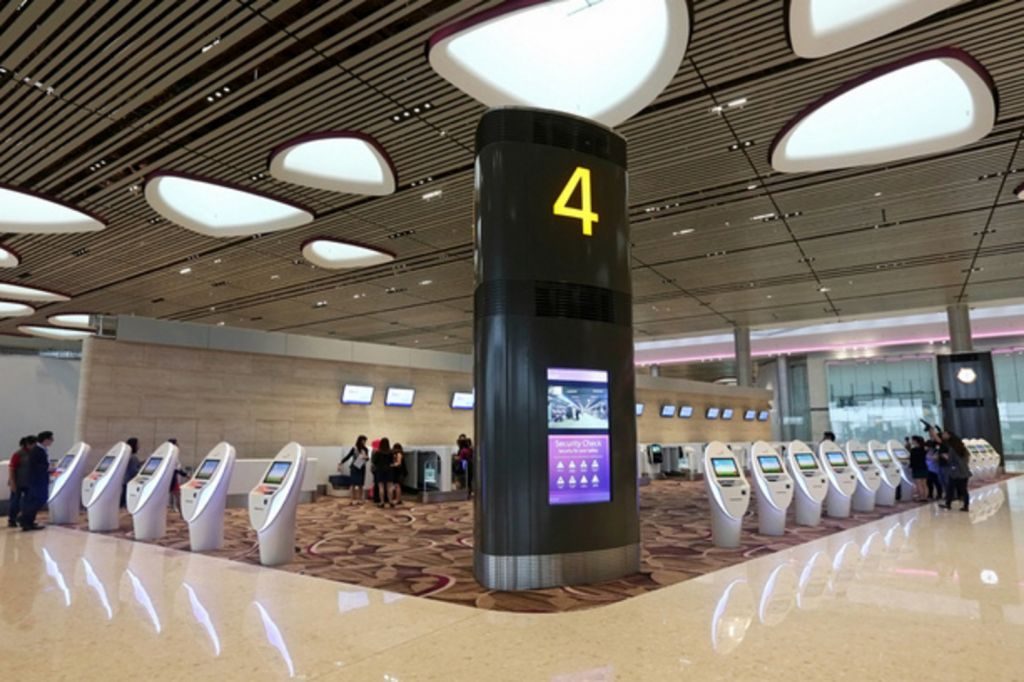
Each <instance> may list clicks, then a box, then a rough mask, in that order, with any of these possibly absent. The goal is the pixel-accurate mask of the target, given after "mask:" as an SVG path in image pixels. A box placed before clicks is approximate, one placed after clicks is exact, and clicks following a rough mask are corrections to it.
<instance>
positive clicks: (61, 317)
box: [46, 313, 96, 329]
mask: <svg viewBox="0 0 1024 682" xmlns="http://www.w3.org/2000/svg"><path fill="white" fill-rule="evenodd" d="M91 319H92V316H91V315H89V314H88V313H60V314H57V315H50V316H49V317H47V318H46V321H47V322H49V323H50V324H52V325H53V326H55V327H71V328H72V329H95V328H96V327H95V326H94V325H93V324H92V321H91Z"/></svg>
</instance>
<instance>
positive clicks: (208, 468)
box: [196, 459, 220, 481]
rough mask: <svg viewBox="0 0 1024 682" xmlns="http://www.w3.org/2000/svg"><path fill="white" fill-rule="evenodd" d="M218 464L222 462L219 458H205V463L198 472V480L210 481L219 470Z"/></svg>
mask: <svg viewBox="0 0 1024 682" xmlns="http://www.w3.org/2000/svg"><path fill="white" fill-rule="evenodd" d="M218 464H220V460H219V459H204V460H203V463H202V464H200V465H199V471H197V472H196V480H197V481H208V480H209V479H210V478H211V477H212V476H213V472H214V471H216V470H217V465H218Z"/></svg>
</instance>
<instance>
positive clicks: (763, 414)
mask: <svg viewBox="0 0 1024 682" xmlns="http://www.w3.org/2000/svg"><path fill="white" fill-rule="evenodd" d="M769 414H770V412H769V411H768V410H761V411H760V412H758V413H757V421H759V422H766V421H768V416H769Z"/></svg>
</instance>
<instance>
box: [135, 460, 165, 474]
mask: <svg viewBox="0 0 1024 682" xmlns="http://www.w3.org/2000/svg"><path fill="white" fill-rule="evenodd" d="M162 461H164V458H163V457H150V458H149V459H147V460H146V463H145V464H144V465H143V466H142V471H140V472H139V476H152V475H153V474H155V473H156V470H157V467H159V466H160V462H162Z"/></svg>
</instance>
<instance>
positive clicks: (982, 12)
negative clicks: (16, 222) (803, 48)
mask: <svg viewBox="0 0 1024 682" xmlns="http://www.w3.org/2000/svg"><path fill="white" fill-rule="evenodd" d="M20 4H21V3H20V2H6V3H0V35H2V36H3V41H2V44H0V66H2V67H3V68H5V69H6V70H7V72H8V73H7V74H0V76H6V77H0V140H2V141H3V142H4V144H3V145H2V146H0V181H2V182H7V183H11V184H21V185H27V186H30V187H31V188H33V189H37V190H40V191H45V192H52V193H56V194H58V195H59V196H61V197H62V198H66V199H68V200H73V201H76V202H78V203H80V204H81V205H83V206H86V207H89V208H91V209H93V210H96V211H98V212H100V213H101V214H103V215H105V216H107V217H108V218H109V219H110V221H111V227H110V228H109V229H108V230H106V231H104V232H101V233H95V234H88V235H51V236H25V235H18V236H12V235H7V236H5V238H4V239H3V243H4V244H7V245H10V246H11V247H12V248H15V249H16V250H17V251H19V253H21V254H22V255H23V256H24V264H23V265H22V266H21V267H20V268H18V269H15V270H12V271H8V272H4V273H0V278H2V279H3V280H4V281H14V282H19V283H27V284H36V285H39V286H44V287H51V288H56V289H61V290H65V291H68V292H69V293H72V294H76V296H77V297H76V300H75V301H73V302H72V303H69V304H64V305H51V306H47V307H46V308H44V309H43V310H41V311H40V315H39V318H42V317H43V315H44V314H52V313H54V312H58V311H60V310H71V309H75V310H80V309H89V310H97V311H103V312H111V313H134V314H140V315H153V316H159V317H166V318H171V319H182V320H195V321H203V322H210V323H216V322H221V321H223V322H225V323H226V324H238V325H242V326H249V327H253V328H261V329H286V330H300V331H302V332H303V333H318V334H329V333H332V332H333V334H334V335H337V336H342V337H347V338H363V339H367V340H374V341H378V342H384V343H399V344H403V345H417V346H418V347H424V346H425V345H426V346H429V347H440V348H447V349H456V348H463V349H464V348H466V347H467V343H468V342H469V340H470V338H471V330H472V325H471V317H472V315H471V312H470V311H471V309H472V286H473V284H472V266H471V263H472V145H473V132H474V128H475V125H476V122H477V120H478V119H479V116H480V115H481V113H482V112H483V110H484V109H483V107H482V106H481V105H480V104H478V103H476V102H475V101H473V100H471V99H469V98H467V97H465V96H464V95H462V94H461V93H459V92H458V91H457V90H455V89H454V88H452V87H451V86H450V85H448V84H447V83H446V82H444V81H443V80H442V79H440V78H439V77H437V76H436V75H435V74H434V73H433V72H432V70H431V69H430V68H429V65H428V64H427V63H426V60H425V58H424V56H423V43H424V41H425V40H426V38H427V37H428V36H429V35H430V34H431V33H432V32H433V31H434V30H435V29H436V28H437V27H438V26H441V25H443V24H444V23H446V22H448V21H450V20H451V19H452V18H453V17H456V16H459V15H460V14H462V13H464V12H467V11H475V10H479V9H483V8H487V7H490V6H494V5H496V4H497V2H496V1H495V0H491V1H488V2H478V1H471V0H461V1H457V2H452V1H450V0H446V1H444V2H441V1H439V0H416V1H412V0H409V1H406V0H393V1H386V0H377V1H372V2H371V1H365V2H363V1H357V0H352V1H349V2H335V3H322V2H314V1H312V0H289V1H279V2H272V1H271V0H220V1H205V2H199V1H194V2H172V1H170V0H145V1H143V0H137V1H135V2H131V3H112V2H108V3H47V2H42V1H41V0H32V1H30V2H28V3H25V4H24V5H23V6H22V7H21V8H20V9H19V5H20ZM696 19H697V21H696V28H695V32H694V35H693V41H692V43H691V47H690V50H689V52H688V55H687V59H686V60H685V61H684V63H683V64H682V65H681V68H680V70H679V73H678V74H677V75H676V77H675V78H674V79H673V81H672V82H671V83H670V85H669V86H668V87H667V88H666V89H665V91H664V92H663V93H662V94H661V95H660V96H659V97H658V98H657V100H656V101H655V102H654V103H652V105H651V106H650V107H648V109H647V110H645V111H644V112H642V113H641V114H639V115H638V116H636V117H635V118H634V119H633V120H631V121H629V122H627V123H626V124H624V125H623V126H622V127H621V132H622V133H623V134H624V135H626V136H627V138H628V139H629V141H630V161H631V186H630V204H631V209H630V214H631V218H632V221H633V230H634V242H635V245H636V246H635V251H634V257H635V262H636V293H637V301H636V309H635V317H636V325H637V331H638V334H639V335H643V336H649V335H661V334H680V333H686V332H690V331H699V330H704V329H715V328H721V327H722V326H723V325H727V324H730V323H733V322H737V323H747V324H778V323H779V322H785V321H791V320H792V321H796V320H807V319H814V318H816V317H818V318H820V317H824V316H826V310H828V309H830V307H831V306H830V303H829V300H828V299H827V298H826V297H825V296H824V295H823V294H821V293H819V292H818V291H817V287H818V286H819V283H820V284H826V285H828V286H830V287H832V288H833V291H832V292H830V294H829V297H830V298H831V299H832V305H834V306H835V308H838V309H839V314H840V315H853V314H860V313H861V312H867V311H870V312H877V311H879V310H896V309H900V308H906V307H917V306H920V305H942V304H944V303H946V302H948V301H950V300H955V299H956V297H957V296H958V295H959V290H960V289H961V288H962V287H963V284H964V282H965V281H967V279H968V274H967V273H964V272H963V270H965V269H969V266H970V263H971V262H974V261H976V265H977V266H978V267H980V268H981V270H979V271H976V272H973V273H970V277H971V280H970V282H971V284H970V285H969V286H967V288H966V294H967V296H968V297H969V300H971V301H975V300H985V299H992V298H1001V297H1006V296H1019V291H1017V292H1016V293H1014V282H1015V279H1016V278H1019V277H1020V276H1021V275H1024V267H1022V266H1021V265H1020V263H1021V260H1020V259H1019V256H1018V255H1017V254H1019V252H1020V251H1021V250H1022V249H1024V239H1022V235H1021V233H1022V230H1021V219H1022V216H1024V212H1022V207H1021V205H1020V202H1018V201H1016V199H1015V198H1013V197H1012V196H1011V195H1010V194H1009V190H1010V189H1012V186H1013V185H1014V184H1016V183H1014V182H1003V183H1002V184H1003V185H1004V187H1003V193H1002V194H1000V195H999V196H998V197H997V194H998V189H999V186H1000V183H1001V179H1000V178H999V177H985V176H991V175H992V174H994V173H1000V172H1002V171H1004V170H1006V169H1008V168H1009V169H1014V168H1018V167H1019V168H1024V158H1018V159H1015V160H1012V161H1011V159H1010V155H1011V153H1012V151H1013V149H1014V145H1015V142H1016V140H1017V138H1018V136H1019V134H1020V130H1021V125H1022V122H1024V82H1022V80H1021V79H1020V78H1019V77H1018V75H1017V74H1018V73H1019V55H1020V54H1021V52H1022V48H1024V12H1022V8H1021V5H1020V3H1019V2H1014V1H1013V0H1000V1H995V2H969V3H962V4H961V5H959V6H958V7H955V8H953V9H952V10H949V11H947V12H944V13H942V14H941V15H938V16H936V17H933V18H932V19H929V20H927V21H925V22H922V23H921V24H919V25H917V26H914V27H911V28H909V29H905V30H903V31H901V32H899V33H897V34H895V35H893V36H890V37H887V38H884V39H881V40H877V41H874V42H873V43H871V44H869V45H866V46H862V47H860V48H857V49H853V50H849V51H846V52H844V53H841V54H839V55H834V56H832V57H829V58H826V59H822V60H814V61H805V60H801V59H798V58H796V57H795V56H794V55H792V53H791V52H790V51H789V49H788V46H787V44H786V39H785V27H784V24H783V17H782V14H781V11H780V3H778V2H777V0H726V1H716V0H701V1H700V2H697V3H696ZM215 40H219V42H217V43H216V44H215V45H214V46H212V47H211V48H210V49H209V50H207V51H205V52H204V51H203V50H202V48H203V46H206V45H210V44H211V43H213V42H214V41H215ZM947 44H955V45H957V46H960V47H963V48H965V49H968V50H969V51H970V52H972V53H973V54H974V55H975V56H976V57H977V58H979V59H980V60H981V61H982V62H983V63H984V64H985V65H986V66H987V67H988V68H989V70H990V71H991V72H992V75H993V77H994V78H995V80H996V82H997V84H998V87H999V91H1000V98H1001V110H1000V117H999V123H998V125H997V127H996V130H995V131H994V132H993V134H992V135H991V136H989V137H988V138H987V139H986V140H983V141H981V142H979V143H977V144H975V145H972V146H971V147H970V148H968V149H964V150H957V151H955V152H951V153H948V154H944V155H940V156H937V157H933V158H929V159H922V160H916V161H911V162H905V163H900V164H893V165H892V166H890V167H887V168H868V169H852V170H847V171H837V172H831V173H818V174H810V175H797V176H790V175H779V174H774V173H773V172H772V171H771V170H770V168H769V166H768V163H767V158H766V156H767V151H768V145H769V143H770V141H771V139H772V137H773V136H774V134H775V133H776V132H777V131H778V129H779V128H780V127H781V126H782V125H784V124H785V122H786V121H787V120H788V118H789V117H790V116H792V115H793V114H794V113H795V112H796V111H798V110H799V109H801V108H802V107H803V106H804V105H806V104H807V103H808V102H810V101H812V100H814V99H815V98H817V97H819V96H820V95H822V94H823V93H825V92H827V91H829V90H830V89H832V88H834V87H836V86H837V85H839V84H841V83H842V82H844V81H846V80H848V79H850V78H853V77H855V76H857V75H859V74H861V73H863V72H864V71H865V70H867V69H869V68H872V67H874V66H878V65H881V64H884V63H887V62H889V61H892V60H894V59H896V58H898V57H900V56H903V55H906V54H908V53H912V52H914V51H918V50H922V49H926V48H929V47H936V46H941V45H947ZM698 72H699V75H698ZM14 74H17V76H15V75H14ZM699 76H703V78H704V79H706V81H707V82H708V84H709V86H710V90H709V89H706V88H705V87H704V86H703V83H702V81H701V79H700V77H699ZM26 78H27V79H28V80H27V81H26V80H25V79H26ZM37 83H38V84H39V85H38V86H37ZM225 86H227V87H228V88H229V91H223V88H224V87H225ZM49 88H52V91H51V90H48V89H49ZM218 90H220V91H221V93H222V94H221V96H220V97H216V96H214V93H216V92H217V91H218ZM211 96H214V101H212V102H209V101H207V98H208V97H211ZM737 97H746V98H748V100H749V103H748V105H747V106H746V107H745V108H744V109H742V110H739V111H732V112H729V113H728V114H727V115H726V116H727V117H728V119H727V120H728V123H729V124H730V125H731V126H732V129H733V130H734V131H735V133H736V137H734V136H733V134H732V132H731V131H730V128H729V126H727V125H726V120H725V119H724V118H723V117H722V116H718V115H715V114H712V113H711V112H710V108H711V106H712V105H713V104H714V103H715V102H716V101H719V102H721V101H729V100H732V99H735V98H737ZM428 101H429V102H431V104H432V108H431V110H430V112H429V113H422V114H420V115H419V116H414V117H412V118H411V119H409V120H405V121H403V122H402V123H399V124H395V123H393V122H392V121H391V116H393V115H394V114H395V113H399V112H401V111H403V110H405V109H407V108H408V109H411V108H412V107H414V106H418V105H421V104H422V103H424V102H428ZM325 128H347V129H358V130H361V131H363V132H366V133H369V134H372V135H374V136H376V137H377V138H378V139H379V140H381V142H382V143H383V144H384V145H385V147H386V148H387V149H388V150H389V152H390V153H391V155H392V157H393V158H394V160H395V162H396V165H397V167H398V170H399V186H400V191H399V192H398V193H397V194H396V195H394V196H391V197H384V198H374V199H367V198H361V197H353V196H348V195H337V194H332V193H328V192H322V191H318V190H311V189H305V188H301V187H296V186H291V185H286V184H283V183H279V182H277V181H275V180H273V179H272V178H268V177H261V176H260V174H261V173H265V170H266V160H267V153H268V151H269V150H270V149H271V148H272V147H273V146H274V145H276V144H278V143H279V142H281V141H283V140H285V139H287V138H289V137H292V136H294V135H297V134H301V133H304V132H308V131H310V130H316V129H325ZM737 139H739V140H752V141H754V146H753V147H751V148H750V150H749V158H748V157H747V156H746V155H744V154H743V153H742V152H731V151H729V150H728V148H729V146H730V145H731V144H733V143H734V142H736V141H737ZM101 162H102V165H100V166H99V167H98V168H97V169H95V170H90V166H94V165H95V164H97V163H101ZM157 168H173V169H176V170H184V171H188V172H193V173H199V174H207V175H211V176H214V177H217V178H219V179H222V180H228V181H232V182H237V183H239V184H243V185H248V186H253V187H257V188H260V189H263V190H265V191H271V192H273V193H275V194H278V195H280V196H282V197H285V198H288V199H291V200H293V201H298V202H301V203H304V204H307V205H309V206H311V207H313V208H314V209H315V210H316V211H317V213H318V215H319V216H320V217H319V219H318V220H317V221H316V222H315V223H314V224H313V225H310V226H308V227H304V228H299V229H296V230H291V231H288V232H286V233H283V234H282V233H276V234H272V235H266V236H264V237H262V238H260V239H235V240H215V239H210V238H206V237H202V236H199V235H194V234H193V233H191V232H188V231H186V230H183V229H180V228H178V227H175V226H173V225H169V224H168V223H166V222H164V221H159V220H158V218H157V216H156V215H155V214H154V213H153V212H152V211H151V210H150V209H149V208H148V206H147V205H146V203H145V201H144V199H143V198H142V196H141V194H140V193H139V192H138V191H133V189H135V190H137V186H138V184H139V183H140V182H141V180H142V178H143V177H144V175H145V173H147V172H150V171H152V170H155V169H157ZM428 177H429V178H432V181H431V182H430V183H428V184H426V185H423V186H412V183H413V182H416V181H420V180H425V179H426V178H428ZM1020 177H1021V178H1022V179H1024V173H1022V175H1021V176H1020ZM979 178H981V179H979ZM1012 179H1013V178H1010V180H1012ZM752 184H753V185H755V189H753V190H748V189H747V187H748V186H750V185H752ZM1006 185H1010V186H1009V187H1007V186H1006ZM764 187H767V188H768V190H769V191H770V192H771V197H772V198H773V199H774V201H775V204H773V203H772V201H770V200H769V197H768V195H767V194H766V193H765V190H764ZM431 189H442V190H443V192H444V194H443V196H442V197H441V198H439V199H435V200H433V201H431V202H429V203H427V202H424V201H423V200H422V199H421V195H422V194H423V193H424V192H425V191H428V190H431ZM877 191H881V192H882V193H883V194H882V196H881V197H875V196H874V193H875V192H877ZM997 198H998V200H999V208H998V210H997V211H996V213H995V216H994V220H993V222H992V226H991V227H992V228H995V229H996V230H997V231H996V232H994V233H990V234H986V235H984V237H985V241H984V242H983V243H981V236H979V235H977V234H975V233H976V232H980V231H981V230H983V229H984V226H985V224H986V222H987V220H988V215H989V213H990V212H991V209H992V205H993V202H995V201H996V200H997ZM774 205H778V206H779V208H780V209H781V210H782V211H783V212H797V211H799V212H800V215H799V216H793V217H791V218H789V219H787V221H786V223H785V224H783V222H782V221H779V220H776V221H772V222H768V223H759V222H753V221H751V220H750V217H751V216H755V215H759V214H765V213H770V212H772V211H773V210H774ZM654 206H657V207H662V208H663V210H659V211H658V212H656V213H650V212H648V211H647V210H646V209H647V208H649V207H654ZM666 207H667V208H666ZM875 225H879V227H878V228H877V229H876V228H875ZM687 228H693V229H695V232H694V233H692V234H690V235H686V236H673V234H672V233H673V232H676V231H679V230H682V229H687ZM407 231H411V232H412V233H411V234H408V235H407V236H404V237H402V238H399V239H389V238H388V236H389V235H394V234H396V233H402V232H407ZM317 235H334V236H342V237H347V238H350V239H358V240H360V241H365V242H370V243H374V244H380V245H381V246H383V247H385V248H388V249H390V250H393V251H395V252H396V253H397V254H398V261H397V262H396V263H395V264H394V265H389V266H380V267H376V268H370V269H368V270H365V271H361V272H356V273H345V272H342V273H337V272H328V271H323V270H318V269H314V268H310V267H309V266H308V264H305V263H303V262H302V261H301V260H300V261H299V263H298V264H294V263H293V261H295V260H296V259H297V258H298V256H299V254H298V249H299V245H300V244H301V243H302V242H303V241H304V240H305V239H308V238H310V237H313V236H317ZM979 243H980V248H979ZM720 251H725V254H724V255H716V256H710V257H709V256H708V254H715V253H718V252H720ZM75 253H79V254H81V255H77V256H76V255H74V254H75ZM803 255H806V256H807V258H804V257H803ZM986 263H988V264H989V265H987V266H986ZM185 265H188V266H190V267H192V269H193V271H192V274H190V275H187V276H185V275H180V274H178V270H179V269H180V268H182V267H184V266H185ZM423 280H432V281H433V283H432V284H431V285H429V286H419V284H418V283H419V282H420V281H423ZM849 281H854V282H855V283H856V284H855V285H849V284H845V285H843V284H842V283H845V282H849ZM751 283H753V284H754V286H751ZM389 289H399V290H402V289H404V290H405V291H399V292H398V293H392V294H389V293H386V292H387V290H389ZM882 293H884V294H885V295H884V296H883V295H881V294H882ZM357 294H365V296H360V297H359V298H354V296H356V295H357ZM769 296H770V297H771V298H769ZM318 300H329V306H328V307H327V308H322V309H314V308H313V307H312V303H313V302H315V301H318ZM879 306H883V307H881V308H880V307H879ZM211 309H212V310H211ZM833 316H834V313H833ZM254 318H256V319H254ZM433 318H436V320H433ZM20 321H23V320H17V321H15V320H8V321H3V322H0V331H10V330H12V329H13V328H14V326H15V324H16V322H20ZM359 321H365V322H366V324H357V322H359ZM432 321H433V322H434V324H433V326H434V327H437V328H443V333H430V329H431V327H432V324H431V323H432Z"/></svg>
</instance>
